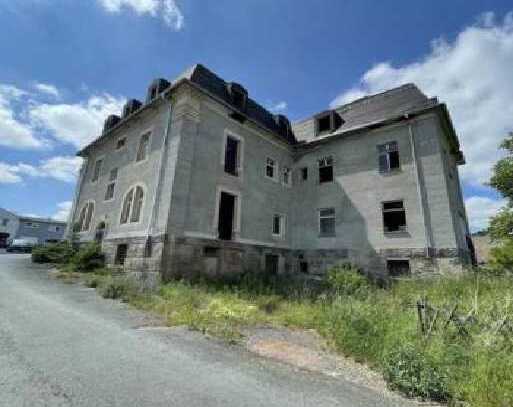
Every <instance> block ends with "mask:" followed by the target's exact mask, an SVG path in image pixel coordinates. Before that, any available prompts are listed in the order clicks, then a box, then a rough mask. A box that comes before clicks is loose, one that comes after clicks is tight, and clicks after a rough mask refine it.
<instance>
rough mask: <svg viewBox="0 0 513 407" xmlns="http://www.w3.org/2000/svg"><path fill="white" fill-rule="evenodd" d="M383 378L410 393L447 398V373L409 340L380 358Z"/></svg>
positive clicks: (437, 398) (427, 397) (423, 396)
mask: <svg viewBox="0 0 513 407" xmlns="http://www.w3.org/2000/svg"><path fill="white" fill-rule="evenodd" d="M383 370H384V376H385V379H386V380H387V381H388V382H389V383H390V385H391V386H392V387H393V388H395V389H397V390H400V391H402V392H404V393H406V394H408V395H410V396H416V397H421V398H423V399H431V400H436V401H447V400H448V399H449V385H448V382H449V380H448V375H447V374H446V373H445V372H444V371H443V369H441V368H440V367H439V366H437V365H436V363H435V362H434V361H433V360H431V359H430V358H429V357H428V356H427V355H426V354H425V353H424V352H423V350H421V349H418V348H417V347H415V346H414V345H412V344H406V345H402V346H399V347H397V348H395V349H394V350H392V351H391V352H389V353H388V354H387V355H386V356H385V359H384V362H383Z"/></svg>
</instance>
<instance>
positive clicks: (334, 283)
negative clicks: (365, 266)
mask: <svg viewBox="0 0 513 407" xmlns="http://www.w3.org/2000/svg"><path fill="white" fill-rule="evenodd" d="M327 282H328V284H329V286H330V287H331V288H332V289H333V290H334V291H335V292H336V293H337V294H339V295H357V294H363V295H365V294H367V293H368V291H369V289H370V287H371V286H370V283H369V280H368V279H367V277H365V276H364V275H363V274H362V273H361V272H360V270H359V269H358V268H357V267H356V266H353V265H352V264H349V263H344V264H341V265H338V266H335V267H333V268H332V269H330V270H329V271H328V275H327Z"/></svg>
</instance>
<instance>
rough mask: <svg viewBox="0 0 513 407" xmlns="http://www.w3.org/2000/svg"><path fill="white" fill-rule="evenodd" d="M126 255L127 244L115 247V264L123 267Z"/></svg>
mask: <svg viewBox="0 0 513 407" xmlns="http://www.w3.org/2000/svg"><path fill="white" fill-rule="evenodd" d="M127 254H128V245H127V244H118V246H117V247H116V259H115V261H114V262H115V264H118V265H121V266H122V265H123V264H125V260H126V256H127Z"/></svg>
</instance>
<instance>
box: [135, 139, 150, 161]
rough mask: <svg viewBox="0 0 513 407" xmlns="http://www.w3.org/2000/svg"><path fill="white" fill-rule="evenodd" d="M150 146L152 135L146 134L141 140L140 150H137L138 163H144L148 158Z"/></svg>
mask: <svg viewBox="0 0 513 407" xmlns="http://www.w3.org/2000/svg"><path fill="white" fill-rule="evenodd" d="M149 144H150V133H149V132H148V133H145V134H143V135H142V136H141V139H140V140H139V148H138V149H137V157H136V161H144V160H145V159H146V157H147V156H148V146H149Z"/></svg>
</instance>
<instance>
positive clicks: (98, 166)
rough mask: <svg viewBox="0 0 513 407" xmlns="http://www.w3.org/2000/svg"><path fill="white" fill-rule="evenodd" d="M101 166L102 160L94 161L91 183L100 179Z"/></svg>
mask: <svg viewBox="0 0 513 407" xmlns="http://www.w3.org/2000/svg"><path fill="white" fill-rule="evenodd" d="M102 164H103V159H99V160H96V162H95V163H94V170H93V179H92V181H93V182H96V181H98V178H100V173H101V170H102Z"/></svg>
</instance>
